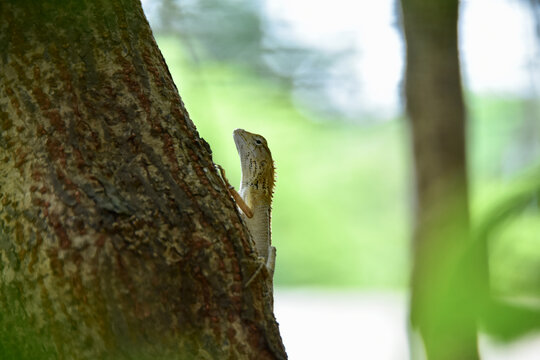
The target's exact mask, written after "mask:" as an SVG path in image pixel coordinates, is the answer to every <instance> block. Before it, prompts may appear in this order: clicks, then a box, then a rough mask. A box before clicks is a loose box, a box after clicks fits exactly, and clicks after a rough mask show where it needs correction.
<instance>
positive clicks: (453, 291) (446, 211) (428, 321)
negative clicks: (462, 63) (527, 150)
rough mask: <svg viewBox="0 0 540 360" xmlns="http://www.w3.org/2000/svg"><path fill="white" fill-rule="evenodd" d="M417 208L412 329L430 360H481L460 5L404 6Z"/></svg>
mask: <svg viewBox="0 0 540 360" xmlns="http://www.w3.org/2000/svg"><path fill="white" fill-rule="evenodd" d="M401 4H402V10H403V20H404V29H405V37H406V41H407V70H406V99H407V108H408V113H409V117H410V120H411V128H412V141H413V153H414V161H415V174H416V192H417V209H416V218H415V234H414V269H413V274H412V299H411V322H412V325H413V327H415V328H417V329H418V330H419V331H420V334H421V336H422V339H423V341H424V346H425V350H426V354H427V357H428V359H436V360H441V359H478V350H477V335H476V319H475V311H476V310H475V305H474V304H475V301H477V300H478V299H477V297H476V295H475V290H476V288H475V287H476V286H477V285H478V284H479V282H478V281H477V280H478V278H479V277H481V275H480V274H482V273H483V271H484V268H483V267H482V266H480V264H478V263H477V264H476V265H478V267H474V266H473V264H474V261H473V258H474V256H469V255H471V254H476V253H475V251H472V252H471V248H470V245H471V244H470V243H471V241H470V230H469V210H468V189H467V166H466V151H465V145H466V144H465V111H464V105H463V96H462V89H461V80H460V70H459V55H458V41H457V39H458V37H457V23H458V7H459V6H458V0H441V1H429V0H401Z"/></svg>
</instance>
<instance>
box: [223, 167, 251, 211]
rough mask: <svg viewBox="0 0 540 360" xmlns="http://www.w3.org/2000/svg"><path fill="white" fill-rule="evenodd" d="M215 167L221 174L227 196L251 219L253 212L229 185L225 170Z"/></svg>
mask: <svg viewBox="0 0 540 360" xmlns="http://www.w3.org/2000/svg"><path fill="white" fill-rule="evenodd" d="M216 167H217V168H218V170H219V173H220V174H221V178H222V179H223V181H224V182H225V185H227V190H228V191H229V194H230V195H231V196H232V197H233V199H234V201H236V205H238V207H239V208H240V209H241V210H242V212H243V213H244V214H246V216H247V217H248V218H250V219H251V218H252V217H253V210H251V208H250V207H249V206H248V204H246V202H245V201H244V199H242V197H241V196H240V194H239V193H238V191H236V189H235V188H234V186H232V185H231V184H230V183H229V180H228V179H227V177H226V176H225V170H223V168H222V167H221V165H216Z"/></svg>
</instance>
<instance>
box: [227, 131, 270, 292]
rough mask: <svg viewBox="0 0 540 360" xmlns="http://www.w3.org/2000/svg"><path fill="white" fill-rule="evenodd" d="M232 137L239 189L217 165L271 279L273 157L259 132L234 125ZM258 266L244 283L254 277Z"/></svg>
mask: <svg viewBox="0 0 540 360" xmlns="http://www.w3.org/2000/svg"><path fill="white" fill-rule="evenodd" d="M233 138H234V142H235V144H236V149H237V150H238V155H239V156H240V164H241V166H242V180H241V183H240V190H239V191H238V192H237V191H236V190H235V189H234V187H232V186H231V185H230V184H229V182H228V181H227V179H226V177H225V173H224V171H223V169H221V168H220V171H221V175H222V177H223V179H224V180H225V182H226V184H227V186H228V188H229V192H230V194H231V195H232V197H233V198H234V199H235V200H236V203H237V205H238V207H239V208H240V209H241V213H240V215H241V216H242V218H243V220H244V222H245V223H246V225H247V227H248V230H249V232H250V233H251V236H252V238H253V241H254V242H255V248H256V250H257V254H258V256H259V257H260V258H262V259H263V262H264V265H266V268H267V270H268V272H269V274H270V279H271V278H272V276H273V274H274V267H275V259H276V248H275V247H273V246H272V231H271V212H272V196H273V191H274V183H275V175H274V174H275V169H274V161H273V160H272V154H271V152H270V149H269V148H268V143H267V142H266V139H265V138H264V137H262V136H261V135H258V134H253V133H250V132H248V131H245V130H243V129H236V130H235V131H234V133H233ZM259 270H260V269H259ZM259 270H258V271H257V272H256V273H255V274H254V275H253V276H252V277H251V279H249V281H248V283H247V284H246V285H248V284H249V283H250V282H251V281H252V280H253V279H254V278H255V275H257V273H258V272H259Z"/></svg>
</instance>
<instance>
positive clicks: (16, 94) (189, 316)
mask: <svg viewBox="0 0 540 360" xmlns="http://www.w3.org/2000/svg"><path fill="white" fill-rule="evenodd" d="M0 130H1V131H0V353H1V354H2V358H17V359H36V358H39V359H48V358H51V359H56V358H58V359H102V358H110V359H124V358H130V359H146V358H148V359H275V358H277V359H283V358H286V354H285V351H284V348H283V345H282V342H281V338H280V335H279V331H278V327H277V323H276V321H275V319H274V316H273V313H272V311H271V306H272V304H271V298H269V297H268V296H267V294H268V289H267V288H266V287H265V285H264V281H263V279H259V280H258V281H256V282H255V283H254V284H252V285H251V286H250V287H249V288H247V289H245V288H244V287H243V283H244V282H245V281H246V280H247V279H248V278H249V277H250V275H251V274H252V273H253V271H254V269H255V268H256V266H257V265H256V263H255V261H256V255H255V253H254V251H253V246H252V244H251V243H250V242H249V241H248V237H247V233H246V231H245V228H244V225H243V224H242V222H241V220H240V218H239V216H238V212H237V210H236V208H235V205H234V204H233V202H232V200H231V199H230V197H229V196H228V193H227V191H226V189H225V187H224V184H223V183H222V181H221V179H220V178H219V177H218V175H217V173H216V171H215V169H214V165H213V162H212V158H211V152H210V149H209V147H208V145H207V144H206V143H205V142H204V140H202V139H201V138H200V137H199V135H198V133H197V131H196V129H195V126H194V125H193V123H192V121H191V120H190V119H189V116H188V113H187V111H186V109H185V108H184V106H183V104H182V101H181V99H180V97H179V95H178V92H177V89H176V87H175V85H174V83H173V81H172V78H171V76H170V74H169V72H168V69H167V66H166V64H165V62H164V61H163V58H162V56H161V53H160V51H159V49H158V48H157V46H156V43H155V41H154V39H153V36H152V33H151V31H150V28H149V25H148V23H147V22H146V19H145V17H144V14H143V12H142V9H141V6H140V3H139V1H138V0H119V1H109V0H92V1H90V0H72V1H68V0H64V1H61V0H51V1H39V2H35V1H25V0H23V1H21V0H18V1H2V2H0ZM226 136H230V134H227V135H226ZM6 356H7V357H6Z"/></svg>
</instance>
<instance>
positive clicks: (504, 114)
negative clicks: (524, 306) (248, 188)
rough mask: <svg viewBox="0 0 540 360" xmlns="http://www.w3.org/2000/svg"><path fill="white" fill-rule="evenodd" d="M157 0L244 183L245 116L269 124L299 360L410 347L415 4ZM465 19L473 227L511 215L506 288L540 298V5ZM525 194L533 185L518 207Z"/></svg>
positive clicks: (476, 5)
mask: <svg viewBox="0 0 540 360" xmlns="http://www.w3.org/2000/svg"><path fill="white" fill-rule="evenodd" d="M142 3H143V7H144V9H145V13H146V15H147V17H148V20H149V22H150V24H151V27H152V29H153V31H154V35H155V37H156V40H157V42H158V44H159V46H160V48H161V50H162V52H163V55H164V57H165V60H166V62H167V64H168V66H169V69H170V71H171V73H172V76H173V78H174V79H175V82H176V85H177V87H178V89H179V92H180V95H181V96H182V99H183V101H184V103H185V105H186V107H187V109H188V111H189V113H190V116H191V118H192V120H193V121H194V123H195V125H196V126H197V129H198V130H199V133H200V134H201V136H202V137H203V138H204V139H205V140H206V141H207V142H208V143H209V144H210V146H211V148H212V151H213V156H214V161H215V162H216V163H218V164H220V165H222V166H223V167H224V168H225V170H226V171H227V175H228V177H229V180H231V183H233V184H239V182H240V163H239V159H238V155H237V153H236V149H235V146H234V142H233V140H232V132H233V130H234V129H235V128H244V129H246V130H248V131H251V132H256V133H259V134H262V135H263V136H265V137H266V139H267V140H268V143H269V145H270V148H271V150H272V153H273V156H274V159H275V162H276V167H277V187H276V191H275V202H274V207H273V208H274V211H273V218H272V224H273V242H274V244H275V246H276V247H277V249H278V250H277V264H276V274H275V286H276V288H277V289H276V300H275V301H276V304H275V306H276V317H277V320H278V322H280V324H281V329H282V336H283V338H284V343H285V346H286V347H287V350H288V353H289V356H290V358H291V359H293V360H294V359H329V358H333V359H361V358H363V359H396V360H397V359H407V358H408V346H407V338H406V317H407V311H406V309H407V300H408V295H407V290H408V284H409V274H410V267H411V256H410V255H411V247H410V239H411V230H412V225H411V220H412V218H413V210H414V193H413V171H412V155H411V151H410V137H409V130H408V124H407V120H406V118H405V115H404V105H403V104H404V100H403V97H402V81H403V80H402V79H403V71H404V51H405V43H404V39H403V37H402V34H401V30H400V19H399V11H400V10H399V6H398V4H397V3H396V2H395V1H394V0H378V1H351V0H333V1H331V2H330V1H308V0H258V1H248V0H143V1H142ZM460 17H461V18H460V24H459V32H460V52H461V61H462V75H463V83H464V90H465V94H466V105H467V113H468V125H467V130H468V144H467V145H468V160H469V175H470V186H471V204H470V206H471V210H472V220H473V225H474V226H478V227H479V226H481V224H483V223H485V222H486V221H490V217H494V216H495V217H497V216H498V215H500V213H505V214H506V213H512V216H506V217H505V216H498V217H497V219H499V220H497V221H499V223H498V224H497V227H496V230H495V231H494V232H493V233H492V236H491V238H490V239H489V267H490V272H491V274H490V275H491V287H492V290H493V291H494V292H495V293H497V294H498V295H500V296H503V297H508V298H512V299H517V300H518V301H523V302H527V303H529V304H536V305H538V303H539V301H538V299H539V298H540V216H539V208H538V204H539V203H538V202H539V199H538V195H540V193H539V192H536V193H535V192H534V191H533V192H532V193H531V190H530V189H535V188H536V187H535V186H537V185H538V182H540V176H539V175H538V174H540V172H538V165H539V163H540V117H539V116H540V98H539V94H540V88H539V87H540V56H539V55H540V6H539V3H538V2H537V1H536V0H464V1H461V13H460ZM524 194H527V195H524ZM524 196H525V197H524ZM516 197H519V199H521V200H523V199H526V200H523V201H524V202H523V201H522V202H521V203H520V205H519V209H518V210H516V209H514V208H512V207H511V206H512V204H513V203H515V202H513V199H515V198H516ZM523 204H525V206H523ZM494 214H495V215H494ZM480 344H481V351H482V354H483V358H485V359H538V358H540V355H538V354H540V337H538V336H537V335H535V334H534V333H532V334H529V335H527V336H525V337H521V338H519V339H517V340H515V341H512V342H510V343H501V342H500V341H499V340H498V339H494V338H491V337H489V336H487V335H486V336H482V337H481V339H480ZM535 356H536V357H535Z"/></svg>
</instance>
